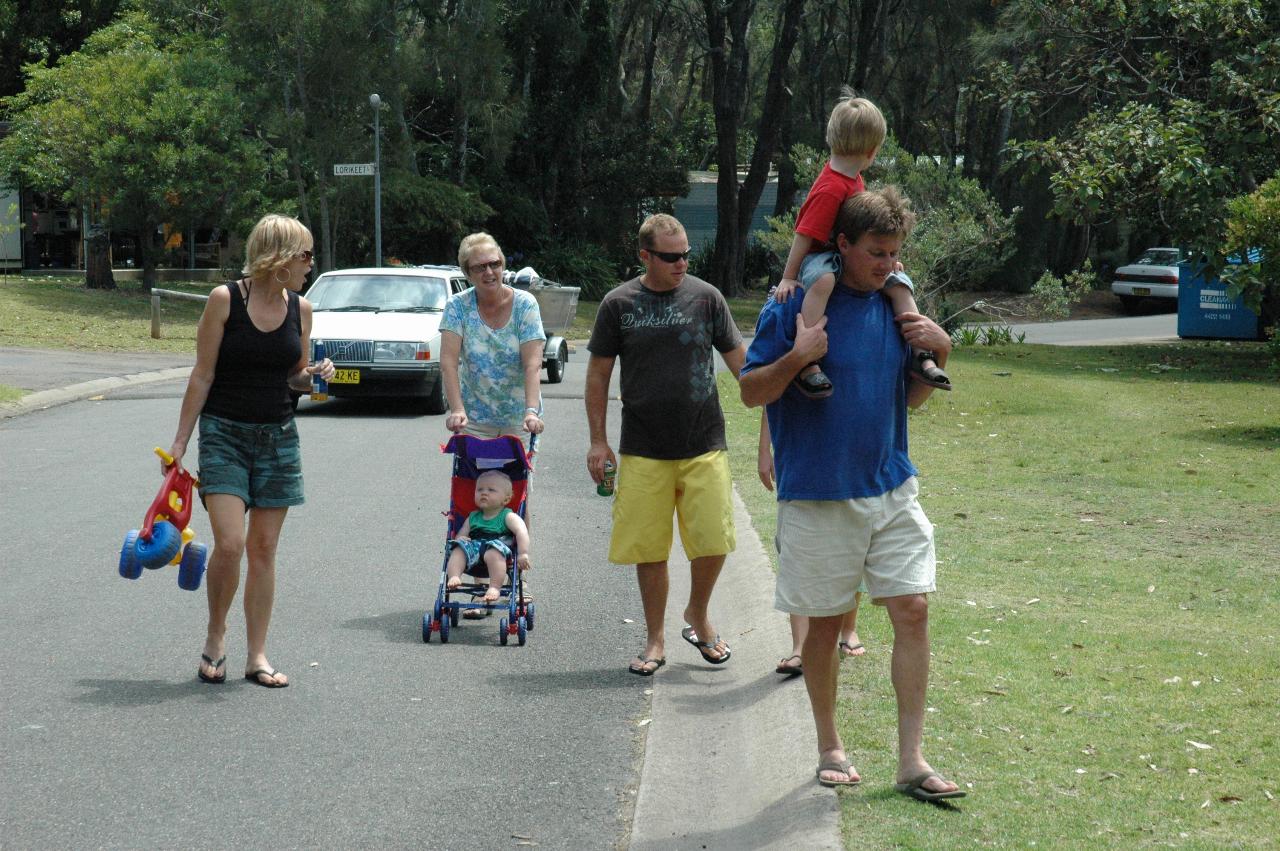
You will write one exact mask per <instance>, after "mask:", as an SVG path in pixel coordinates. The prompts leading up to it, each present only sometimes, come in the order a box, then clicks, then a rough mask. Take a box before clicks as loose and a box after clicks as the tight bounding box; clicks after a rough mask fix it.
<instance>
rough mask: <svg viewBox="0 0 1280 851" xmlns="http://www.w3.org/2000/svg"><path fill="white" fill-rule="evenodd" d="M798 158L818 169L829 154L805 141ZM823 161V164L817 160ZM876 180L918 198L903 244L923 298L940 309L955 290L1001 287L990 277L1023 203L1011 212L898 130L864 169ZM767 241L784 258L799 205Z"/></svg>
mask: <svg viewBox="0 0 1280 851" xmlns="http://www.w3.org/2000/svg"><path fill="white" fill-rule="evenodd" d="M792 160H793V162H795V163H796V166H797V169H798V170H800V173H801V174H804V175H805V176H806V177H808V176H809V175H810V174H813V175H815V176H816V173H817V170H818V168H820V167H821V165H822V162H823V160H822V158H821V157H819V156H817V155H816V152H815V151H813V150H812V149H803V148H801V147H800V146H797V147H796V149H793V151H792ZM815 163H816V167H815ZM863 177H864V179H866V181H867V185H868V187H876V186H883V185H885V184H890V183H892V184H895V185H896V186H897V187H898V188H899V189H901V190H902V192H903V194H905V195H906V196H907V197H908V198H910V199H911V206H912V208H913V209H914V210H915V211H916V213H917V215H918V216H919V219H918V221H917V223H916V228H915V231H914V232H913V233H912V235H911V236H910V238H908V239H907V242H906V244H905V245H904V246H903V250H902V258H903V259H902V263H903V265H904V266H905V267H906V270H907V273H908V274H909V275H911V277H912V279H913V280H914V281H915V283H916V301H917V302H918V303H919V304H920V306H921V308H922V309H923V310H924V311H925V312H926V313H930V314H934V313H936V312H937V310H938V307H939V305H940V301H941V298H942V296H943V294H944V293H946V292H947V291H949V290H959V289H969V290H978V289H998V287H991V285H990V278H991V276H992V275H994V274H995V273H996V271H997V270H998V269H999V268H1000V266H1001V265H1002V264H1003V263H1004V262H1005V261H1006V260H1007V259H1008V258H1009V256H1010V255H1011V254H1012V253H1013V235H1014V227H1013V223H1014V218H1015V217H1016V215H1017V213H1018V211H1017V210H1016V209H1015V210H1013V211H1011V212H1010V213H1008V214H1006V213H1004V212H1003V211H1002V210H1001V209H1000V205H999V204H997V203H996V201H995V199H994V198H992V197H991V196H990V195H988V194H987V192H986V191H985V190H983V189H982V187H981V186H979V185H978V182H977V181H975V180H972V179H970V178H966V177H963V176H962V175H961V174H960V172H959V170H958V169H956V168H953V167H951V166H948V165H943V164H940V163H938V162H935V161H934V160H932V159H930V158H928V157H918V158H917V157H914V156H912V155H911V154H909V153H907V152H906V151H904V150H903V149H902V148H901V147H899V146H898V144H897V143H896V142H895V141H894V140H893V138H892V137H890V138H889V139H886V140H885V143H884V146H883V147H882V148H881V149H880V153H879V154H878V155H877V157H876V161H875V162H874V163H872V165H871V167H870V168H868V169H867V171H866V172H865V173H864V175H863ZM767 221H768V222H769V230H768V231H762V232H757V235H758V238H759V239H760V241H761V243H763V244H764V245H766V246H767V247H768V248H770V249H771V250H772V251H773V252H774V253H775V254H777V255H778V256H779V257H780V258H785V257H786V254H787V251H788V250H789V249H790V247H791V238H792V234H793V233H794V227H795V211H792V212H790V213H788V214H786V215H783V216H777V217H771V218H769V219H768V220H767Z"/></svg>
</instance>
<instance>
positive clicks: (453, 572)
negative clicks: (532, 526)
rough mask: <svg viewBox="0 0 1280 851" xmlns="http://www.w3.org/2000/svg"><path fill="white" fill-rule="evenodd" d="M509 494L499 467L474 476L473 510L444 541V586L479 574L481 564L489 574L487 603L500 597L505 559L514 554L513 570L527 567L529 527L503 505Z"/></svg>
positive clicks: (455, 585)
mask: <svg viewBox="0 0 1280 851" xmlns="http://www.w3.org/2000/svg"><path fill="white" fill-rule="evenodd" d="M512 493H513V491H512V485H511V478H510V477H509V476H508V475H507V474H506V473H504V472H502V471H501V470H486V471H484V472H483V473H481V474H480V475H479V476H477V477H476V490H475V502H476V510H475V511H473V512H471V513H470V514H469V515H467V519H466V520H465V521H463V523H462V527H461V528H460V529H459V530H458V534H457V537H455V538H453V539H451V540H450V541H449V542H448V544H447V548H448V549H449V563H448V567H447V568H446V569H445V575H446V577H447V579H446V581H445V587H446V588H447V589H449V590H451V591H452V590H454V589H457V588H460V587H462V574H463V573H470V574H472V575H480V574H481V573H483V571H481V570H480V567H481V566H483V567H484V568H485V569H486V570H487V571H488V576H489V588H488V590H486V591H485V593H484V601H485V602H486V603H491V602H494V601H496V600H498V599H499V598H500V597H501V596H502V587H503V586H504V585H505V584H506V582H507V559H508V558H510V557H512V556H514V561H515V566H516V569H517V570H528V569H529V567H530V562H529V527H528V526H526V525H525V522H524V520H523V519H522V518H521V517H520V515H519V514H517V513H516V512H514V511H512V510H511V509H510V508H507V503H508V502H510V501H511V497H512ZM513 547H514V552H513Z"/></svg>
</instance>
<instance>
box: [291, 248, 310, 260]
mask: <svg viewBox="0 0 1280 851" xmlns="http://www.w3.org/2000/svg"><path fill="white" fill-rule="evenodd" d="M293 256H294V257H297V258H298V259H299V260H306V261H307V262H308V263H310V262H311V258H312V257H315V256H316V253H315V252H314V251H312V250H311V249H307V250H306V251H300V252H298V253H297V254H295V255H293Z"/></svg>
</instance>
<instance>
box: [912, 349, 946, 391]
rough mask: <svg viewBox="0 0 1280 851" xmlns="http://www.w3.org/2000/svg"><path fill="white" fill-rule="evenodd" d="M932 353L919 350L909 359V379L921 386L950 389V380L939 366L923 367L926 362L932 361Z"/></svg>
mask: <svg viewBox="0 0 1280 851" xmlns="http://www.w3.org/2000/svg"><path fill="white" fill-rule="evenodd" d="M934 359H935V356H934V354H933V352H931V351H928V350H926V349H921V350H919V351H917V352H916V353H915V356H914V357H913V358H911V377H912V378H914V379H915V380H916V381H919V382H920V383H922V384H928V385H929V386H930V387H936V388H938V389H939V390H950V389H951V378H950V377H949V376H948V375H947V373H946V370H944V369H943V368H942V367H940V366H925V365H924V362H925V361H927V360H934Z"/></svg>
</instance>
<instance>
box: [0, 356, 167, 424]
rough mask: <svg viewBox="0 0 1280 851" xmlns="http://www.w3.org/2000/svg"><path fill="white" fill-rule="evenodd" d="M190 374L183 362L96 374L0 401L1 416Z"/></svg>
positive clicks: (19, 414)
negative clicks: (124, 372)
mask: <svg viewBox="0 0 1280 851" xmlns="http://www.w3.org/2000/svg"><path fill="white" fill-rule="evenodd" d="M189 375H191V367H189V366H182V367H175V368H173V369H162V370H155V371H152V372H137V373H134V374H133V375H121V376H116V377H113V378H96V379H94V380H93V381H83V382H81V383H79V384H72V385H70V386H68V387H58V388H56V389H53V390H40V391H37V392H35V393H28V394H27V395H26V396H23V397H22V398H21V399H18V400H17V401H14V402H5V403H3V404H0V419H10V418H11V417H17V416H21V415H22V414H29V413H31V412H32V411H42V410H45V409H47V408H53V407H56V406H57V405H65V404H66V403H68V402H77V401H79V400H81V399H89V398H91V397H93V396H97V395H98V394H100V393H106V392H107V391H109V390H118V389H119V388H121V387H133V386H136V385H140V384H151V383H153V382H157V381H170V380H173V379H179V378H186V377H188V376H189Z"/></svg>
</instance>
